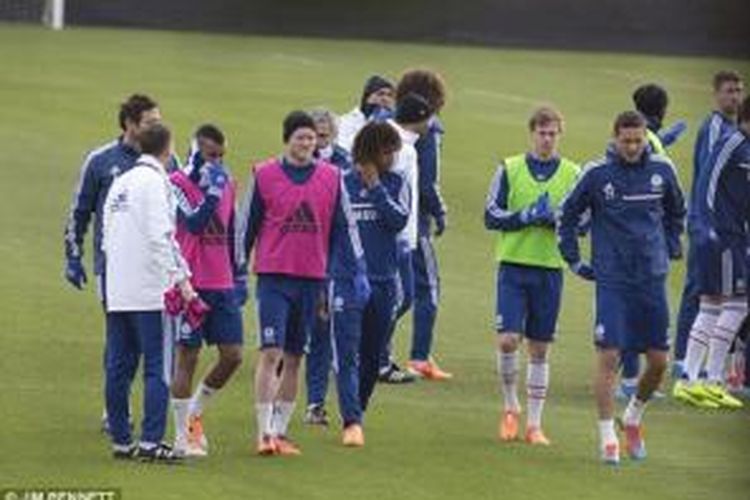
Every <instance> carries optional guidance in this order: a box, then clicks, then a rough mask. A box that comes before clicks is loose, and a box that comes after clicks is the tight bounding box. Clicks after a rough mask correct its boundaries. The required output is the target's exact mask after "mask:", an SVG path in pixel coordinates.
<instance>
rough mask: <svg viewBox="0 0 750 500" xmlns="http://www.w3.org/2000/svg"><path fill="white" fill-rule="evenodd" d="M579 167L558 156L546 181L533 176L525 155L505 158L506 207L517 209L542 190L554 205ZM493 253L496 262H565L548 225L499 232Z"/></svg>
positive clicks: (560, 264)
mask: <svg viewBox="0 0 750 500" xmlns="http://www.w3.org/2000/svg"><path fill="white" fill-rule="evenodd" d="M579 172H580V169H579V167H578V165H576V164H575V163H573V162H572V161H570V160H567V159H565V158H561V159H560V165H559V166H558V167H557V171H556V172H555V173H554V174H553V175H552V177H550V178H549V179H547V180H546V181H539V180H537V179H535V178H534V177H533V176H532V175H531V172H530V171H529V166H528V165H527V164H526V155H518V156H513V157H510V158H507V159H506V160H505V175H506V176H507V179H508V187H509V192H508V210H509V211H511V212H518V211H520V210H523V209H524V208H526V207H528V206H529V205H531V204H532V203H534V202H535V201H536V200H537V199H538V198H539V197H540V196H541V195H543V194H544V193H545V192H547V193H549V197H550V204H551V205H552V208H553V209H555V210H556V209H557V207H558V206H559V205H560V203H561V202H562V200H563V198H564V197H565V195H567V194H568V191H570V189H571V188H572V187H573V184H574V183H575V181H576V179H577V178H578V174H579ZM495 257H496V258H497V260H498V261H499V262H509V263H514V264H523V265H527V266H538V267H547V268H551V269H560V268H562V267H564V265H565V262H564V261H563V259H562V256H561V255H560V251H559V250H558V249H557V236H556V235H555V231H554V229H552V228H549V227H543V226H528V227H525V228H523V229H521V230H519V231H508V232H502V233H501V234H500V235H499V236H498V239H497V246H496V250H495Z"/></svg>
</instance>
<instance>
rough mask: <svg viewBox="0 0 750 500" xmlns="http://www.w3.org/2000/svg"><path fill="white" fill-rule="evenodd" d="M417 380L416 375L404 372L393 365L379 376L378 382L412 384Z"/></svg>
mask: <svg viewBox="0 0 750 500" xmlns="http://www.w3.org/2000/svg"><path fill="white" fill-rule="evenodd" d="M416 380H417V377H416V376H414V374H412V373H409V372H408V371H404V370H402V369H401V368H400V367H399V366H398V365H397V364H396V363H391V364H390V365H388V367H387V368H385V369H383V370H381V371H380V374H379V375H378V382H382V383H384V384H410V383H412V382H414V381H416Z"/></svg>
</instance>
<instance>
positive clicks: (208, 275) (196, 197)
mask: <svg viewBox="0 0 750 500" xmlns="http://www.w3.org/2000/svg"><path fill="white" fill-rule="evenodd" d="M169 178H170V180H171V181H172V183H173V184H175V185H176V186H177V187H179V188H180V189H181V190H182V192H183V193H185V196H186V197H187V200H188V202H189V203H190V205H191V206H192V207H194V208H197V207H198V206H200V204H201V203H203V201H204V200H205V195H204V194H203V191H201V189H200V187H198V186H197V185H196V184H195V183H194V182H193V181H191V180H190V178H189V177H188V176H187V175H186V174H185V173H184V172H183V171H182V170H178V171H176V172H173V173H172V175H170V177H169ZM234 199H235V184H234V181H233V180H230V181H229V182H228V183H227V186H226V187H225V188H224V194H223V195H222V196H221V200H220V201H219V206H218V207H216V211H215V212H214V213H213V215H212V216H211V220H209V222H208V224H207V225H206V227H205V228H204V229H203V231H201V233H200V234H192V233H191V232H190V231H188V229H187V226H186V225H185V223H184V222H179V223H178V224H177V233H176V235H175V238H176V239H177V242H178V243H179V244H180V250H181V251H182V255H183V256H184V257H185V260H186V261H187V263H188V266H189V267H190V272H191V274H192V275H193V277H192V278H191V280H190V281H191V283H192V284H193V286H194V287H195V288H201V289H206V290H226V289H231V288H232V287H233V286H234V277H233V273H232V260H231V257H230V252H231V251H232V248H231V247H230V239H229V233H228V232H229V221H230V220H231V217H232V212H233V211H234Z"/></svg>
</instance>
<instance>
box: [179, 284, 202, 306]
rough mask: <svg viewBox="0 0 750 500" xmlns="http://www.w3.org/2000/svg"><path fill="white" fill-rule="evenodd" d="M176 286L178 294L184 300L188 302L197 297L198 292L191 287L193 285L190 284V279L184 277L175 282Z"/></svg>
mask: <svg viewBox="0 0 750 500" xmlns="http://www.w3.org/2000/svg"><path fill="white" fill-rule="evenodd" d="M177 288H178V289H179V290H180V294H181V295H182V299H183V300H184V301H185V302H190V301H191V300H193V299H195V298H197V297H198V293H197V292H196V291H195V289H194V288H193V285H192V284H190V280H188V279H185V280H182V281H180V282H179V283H177Z"/></svg>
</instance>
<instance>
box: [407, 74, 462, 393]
mask: <svg viewBox="0 0 750 500" xmlns="http://www.w3.org/2000/svg"><path fill="white" fill-rule="evenodd" d="M409 93H414V94H417V95H420V96H422V97H423V98H424V99H425V100H426V101H427V103H428V104H429V105H430V111H431V113H432V116H431V118H430V122H429V124H428V129H427V132H426V133H424V134H421V135H420V136H419V139H417V142H416V143H415V144H414V147H415V149H416V151H417V166H418V171H419V175H418V183H417V184H418V192H419V203H418V205H417V209H418V214H417V227H418V233H417V248H416V249H415V250H414V252H413V253H412V268H413V274H414V298H413V306H414V313H413V316H412V320H413V331H412V347H411V353H410V358H409V362H408V364H407V369H408V370H409V371H410V372H411V373H412V374H414V375H416V376H418V377H421V378H425V379H427V380H447V379H450V378H452V377H453V375H452V374H450V373H448V372H445V371H443V370H442V369H440V367H439V366H438V365H437V363H436V362H435V360H434V359H432V357H431V356H430V353H431V352H432V343H433V337H434V330H435V320H436V318H437V311H438V304H439V300H440V275H439V271H438V263H437V255H436V254H435V248H434V245H433V225H434V236H438V237H439V236H441V235H442V234H443V232H444V231H445V228H446V217H447V215H446V212H447V207H446V205H445V201H444V200H443V197H442V195H441V193H440V148H441V144H442V137H443V134H444V130H443V125H442V123H441V122H440V119H439V118H438V114H439V113H440V110H441V109H442V108H443V106H444V105H445V83H444V82H443V79H442V77H441V76H440V75H439V74H437V73H436V72H434V71H431V70H427V69H412V70H408V71H406V72H405V73H404V74H403V75H402V77H401V79H400V80H399V82H398V85H397V87H396V99H397V100H399V99H400V98H402V97H403V96H405V95H407V94H409ZM406 309H408V303H406V304H404V305H403V306H402V308H401V311H399V313H400V315H403V314H404V313H405V312H406Z"/></svg>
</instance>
